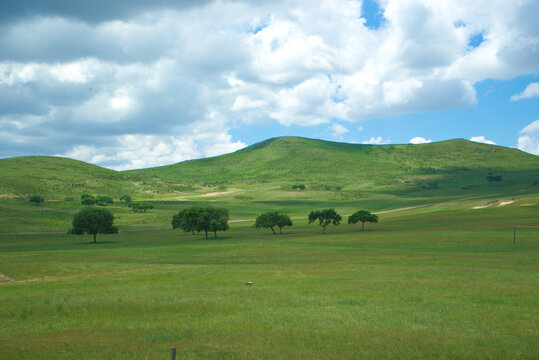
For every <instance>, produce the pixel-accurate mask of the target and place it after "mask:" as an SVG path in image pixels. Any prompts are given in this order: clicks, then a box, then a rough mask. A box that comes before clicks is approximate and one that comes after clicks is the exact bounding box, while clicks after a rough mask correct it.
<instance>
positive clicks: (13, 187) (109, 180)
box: [0, 156, 131, 197]
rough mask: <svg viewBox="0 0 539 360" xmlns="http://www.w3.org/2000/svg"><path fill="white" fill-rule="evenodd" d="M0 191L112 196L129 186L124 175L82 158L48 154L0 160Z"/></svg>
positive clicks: (20, 193) (19, 193) (18, 193)
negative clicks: (78, 159)
mask: <svg viewBox="0 0 539 360" xmlns="http://www.w3.org/2000/svg"><path fill="white" fill-rule="evenodd" d="M0 169H1V171H0V194H4V196H9V195H29V194H33V193H37V194H42V195H44V196H47V197H54V196H60V195H78V194H81V193H83V192H91V193H99V194H104V195H115V194H117V193H119V192H120V193H121V192H122V191H124V190H125V191H127V190H128V189H129V188H130V187H131V186H130V184H129V183H128V182H126V181H125V180H126V177H125V175H123V174H121V173H119V172H117V171H114V170H109V169H105V168H102V167H99V166H96V165H91V164H87V163H85V162H82V161H77V160H72V159H68V158H61V157H52V156H23V157H14V158H8V159H0Z"/></svg>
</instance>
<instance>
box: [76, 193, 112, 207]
mask: <svg viewBox="0 0 539 360" xmlns="http://www.w3.org/2000/svg"><path fill="white" fill-rule="evenodd" d="M80 203H81V204H82V205H94V204H95V205H99V206H107V205H112V204H114V200H113V199H112V198H111V197H110V196H106V195H98V196H96V197H94V196H93V195H89V194H82V195H81V196H80Z"/></svg>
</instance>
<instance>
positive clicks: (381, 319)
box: [0, 197, 539, 359]
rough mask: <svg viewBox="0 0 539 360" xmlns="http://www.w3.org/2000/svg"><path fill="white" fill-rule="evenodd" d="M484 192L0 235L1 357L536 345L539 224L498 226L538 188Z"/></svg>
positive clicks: (507, 354)
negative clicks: (257, 223) (175, 224)
mask: <svg viewBox="0 0 539 360" xmlns="http://www.w3.org/2000/svg"><path fill="white" fill-rule="evenodd" d="M482 203H484V201H483V200H467V201H459V202H449V203H442V204H438V205H433V206H427V207H422V208H416V209H411V210H406V211H397V212H390V213H384V214H380V223H378V224H368V225H367V226H366V230H365V231H363V232H361V231H359V226H357V225H355V226H353V225H347V224H341V225H340V226H338V227H330V228H328V232H327V233H326V234H322V233H321V231H320V227H319V226H317V225H315V224H311V225H308V224H307V222H306V220H295V225H294V226H293V227H292V228H290V229H287V230H286V232H285V234H283V235H280V236H279V235H271V233H270V232H269V231H267V230H265V231H262V230H258V231H257V230H255V229H254V228H253V227H252V224H253V222H248V221H246V222H236V223H231V229H230V230H229V231H228V232H226V233H222V234H219V238H218V239H210V240H208V241H205V240H203V236H201V235H199V234H197V235H194V236H193V235H191V234H187V233H183V232H178V231H172V230H155V231H144V232H121V233H120V234H116V235H102V236H99V237H98V243H97V244H95V245H94V244H90V243H89V242H90V241H91V237H90V236H74V235H60V234H46V235H0V273H1V274H4V275H5V276H7V277H9V278H11V279H13V280H14V281H3V282H0V303H1V304H2V306H1V307H0V322H1V323H2V327H0V349H1V350H2V351H0V358H2V359H15V358H33V357H35V358H40V359H72V358H79V359H95V358H101V359H118V358H134V359H160V358H163V359H165V358H168V357H169V356H170V348H171V347H177V348H178V357H179V358H181V359H300V358H301V359H304V358H313V359H327V358H339V359H357V358H362V359H380V358H396V359H410V358H421V359H428V358H431V359H459V358H462V359H464V358H466V359H485V358H492V359H501V358H503V359H536V358H537V357H538V356H539V352H538V348H537V338H538V336H539V326H538V324H539V311H538V309H539V307H538V305H539V267H538V265H539V242H538V241H537V240H539V239H538V238H539V236H538V235H539V232H538V230H539V229H519V230H518V231H519V232H518V234H517V235H518V236H517V242H516V243H515V244H513V241H512V240H513V239H512V237H513V232H512V225H513V224H514V223H517V224H530V223H537V214H538V213H539V210H538V209H539V198H537V197H527V198H522V199H521V200H519V201H516V202H514V203H512V204H508V205H505V206H499V204H494V205H491V206H489V207H487V208H483V209H477V210H474V209H471V208H470V207H471V206H472V205H475V204H482ZM341 210H346V208H344V207H343V208H341ZM246 281H252V282H253V283H254V285H253V286H251V287H247V286H245V285H244V283H245V282H246Z"/></svg>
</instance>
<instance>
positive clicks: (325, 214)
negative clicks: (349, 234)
mask: <svg viewBox="0 0 539 360" xmlns="http://www.w3.org/2000/svg"><path fill="white" fill-rule="evenodd" d="M316 220H318V221H319V223H320V226H322V232H323V233H325V232H326V226H328V225H329V224H333V225H335V226H337V225H339V224H340V223H341V220H342V217H341V215H339V214H337V212H336V211H335V209H333V208H330V209H324V210H315V211H311V213H310V214H309V224H310V223H312V222H315V221H316Z"/></svg>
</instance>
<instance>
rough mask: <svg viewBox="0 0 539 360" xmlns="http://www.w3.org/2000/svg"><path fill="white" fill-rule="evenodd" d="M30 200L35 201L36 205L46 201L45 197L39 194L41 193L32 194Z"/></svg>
mask: <svg viewBox="0 0 539 360" xmlns="http://www.w3.org/2000/svg"><path fill="white" fill-rule="evenodd" d="M29 200H30V202H31V203H34V204H35V205H36V206H38V205H39V203H42V202H44V201H45V199H44V198H43V197H42V196H39V195H32V196H30V199H29Z"/></svg>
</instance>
